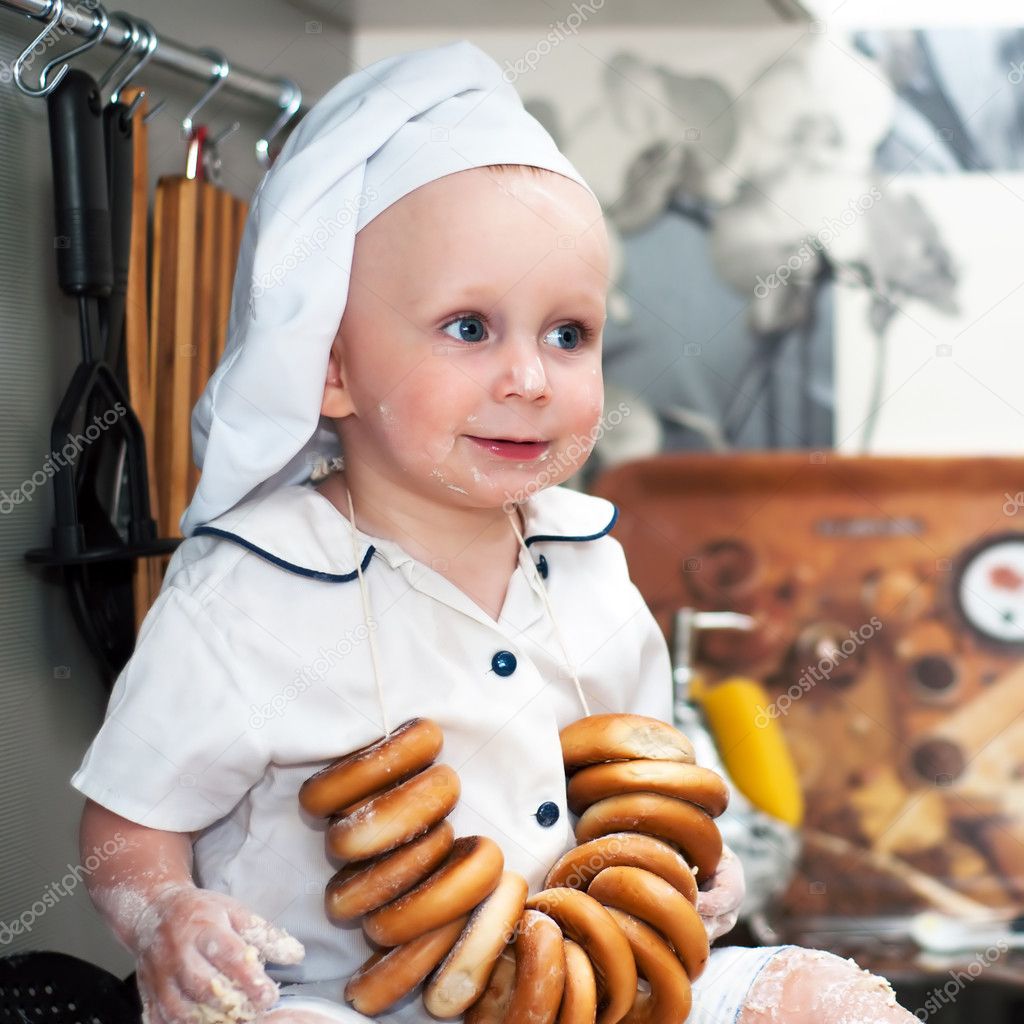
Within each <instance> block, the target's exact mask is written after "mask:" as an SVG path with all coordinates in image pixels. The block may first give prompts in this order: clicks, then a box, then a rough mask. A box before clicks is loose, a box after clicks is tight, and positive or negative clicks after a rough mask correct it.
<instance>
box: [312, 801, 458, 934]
mask: <svg viewBox="0 0 1024 1024" xmlns="http://www.w3.org/2000/svg"><path fill="white" fill-rule="evenodd" d="M454 842H455V829H453V828H452V826H451V823H450V822H447V821H439V822H438V823H437V824H436V825H435V826H434V827H433V828H432V829H430V830H429V831H428V832H425V833H424V834H423V835H421V836H420V837H419V838H418V839H414V840H412V842H410V843H406V844H404V845H403V846H399V847H398V848H397V849H396V850H392V851H391V852H390V853H385V854H383V855H382V856H380V857H376V858H374V859H373V860H371V861H365V862H359V863H358V864H357V865H356V866H355V867H352V866H349V867H344V868H342V869H341V870H340V871H338V872H337V874H335V876H334V877H333V878H332V879H331V880H330V881H329V882H328V883H327V890H326V892H325V893H324V909H325V910H326V911H327V916H328V917H329V918H330V919H331V920H332V921H338V922H341V921H351V920H353V919H355V918H357V917H361V916H362V915H363V914H368V913H369V912H370V911H371V910H376V909H377V908H378V907H380V906H383V905H384V904H385V903H388V902H390V901H391V900H393V899H397V898H398V897H399V896H401V895H402V894H403V893H406V892H408V891H409V890H410V889H411V888H412V887H413V886H415V885H419V883H420V882H422V881H423V879H425V878H426V877H427V876H428V875H429V874H430V873H431V872H432V871H433V870H434V869H435V868H436V867H437V866H438V864H440V863H441V862H442V861H443V860H444V859H445V857H447V856H448V854H449V853H450V852H451V849H452V844H453V843H454Z"/></svg>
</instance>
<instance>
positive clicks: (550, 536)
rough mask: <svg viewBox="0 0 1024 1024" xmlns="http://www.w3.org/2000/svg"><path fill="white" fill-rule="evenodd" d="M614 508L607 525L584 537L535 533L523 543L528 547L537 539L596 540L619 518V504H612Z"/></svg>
mask: <svg viewBox="0 0 1024 1024" xmlns="http://www.w3.org/2000/svg"><path fill="white" fill-rule="evenodd" d="M612 508H613V509H614V510H615V511H614V512H612V517H611V519H610V520H609V522H608V525H607V526H606V527H605V528H604V529H603V530H600V531H598V532H597V533H591V534H589V535H588V536H586V537H567V536H566V535H565V534H564V533H535V534H534V535H533V536H532V537H526V538H524V540H523V543H524V544H526V546H527V547H529V546H530V545H531V544H532V543H533V542H534V541H538V540H597V538H598V537H603V536H604V535H605V534H606V533H608V531H609V530H610V529H611V528H612V527H613V526H614V525H615V521H616V520H617V519H618V518H619V506H618V505H612Z"/></svg>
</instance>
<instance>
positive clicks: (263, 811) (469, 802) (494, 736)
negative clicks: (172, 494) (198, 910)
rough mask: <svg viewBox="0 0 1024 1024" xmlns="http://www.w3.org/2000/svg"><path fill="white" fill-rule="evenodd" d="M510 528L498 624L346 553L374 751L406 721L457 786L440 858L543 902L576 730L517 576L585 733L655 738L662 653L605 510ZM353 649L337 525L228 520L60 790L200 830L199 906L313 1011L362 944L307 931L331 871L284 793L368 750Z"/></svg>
mask: <svg viewBox="0 0 1024 1024" xmlns="http://www.w3.org/2000/svg"><path fill="white" fill-rule="evenodd" d="M522 510H523V514H524V518H525V526H526V529H525V531H524V532H523V537H524V539H525V541H526V545H527V550H526V551H524V550H523V549H522V548H520V551H519V564H518V566H517V568H516V569H515V571H514V573H513V575H512V577H511V581H510V584H509V588H508V593H507V595H506V598H505V603H504V605H503V607H502V610H501V614H500V616H499V618H498V620H497V621H495V620H494V619H492V618H491V617H490V616H489V615H488V614H487V613H486V612H485V611H483V609H481V608H480V607H479V606H478V605H477V604H476V603H475V602H474V601H473V600H472V599H471V598H470V597H469V596H468V595H466V594H465V593H464V592H463V591H461V590H460V589H459V588H458V587H456V586H455V584H453V583H452V582H450V581H449V580H448V579H446V578H445V577H444V576H442V575H441V574H440V573H438V572H436V571H435V570H433V569H432V568H430V567H429V566H427V565H425V564H423V563H422V562H419V561H417V560H416V559H414V558H412V557H411V556H410V555H408V554H407V553H406V552H405V551H404V550H403V549H402V548H401V547H400V546H399V545H398V544H397V543H396V542H394V541H391V540H387V539H384V538H380V537H374V536H371V535H369V534H367V533H364V532H363V531H361V530H357V531H356V537H357V540H358V551H359V552H360V557H361V564H362V568H363V575H364V581H365V584H366V586H367V588H368V592H369V596H370V607H371V610H372V614H373V617H374V619H373V628H374V632H375V636H376V641H377V647H378V652H379V663H380V669H381V679H382V686H383V693H384V700H385V702H386V705H387V712H388V722H389V725H390V727H391V728H392V729H393V728H394V727H395V726H396V725H398V724H399V723H401V722H403V721H405V720H406V719H409V718H412V717H414V716H420V717H425V718H431V719H434V720H435V721H436V722H437V723H438V724H439V725H440V726H441V728H442V729H443V732H444V746H443V748H442V751H441V754H440V756H439V757H438V761H439V762H443V763H446V764H449V765H451V766H452V767H453V768H455V769H456V771H457V772H458V774H459V778H460V781H461V783H462V793H461V797H460V799H459V802H458V804H457V806H456V808H455V809H454V811H453V812H452V813H451V815H450V817H449V820H450V821H451V823H452V825H453V827H454V829H455V834H456V835H474V834H482V835H488V836H490V837H491V838H492V839H494V840H495V841H496V842H497V843H498V845H499V846H500V847H501V849H502V850H503V851H504V855H505V866H506V868H508V869H511V870H514V871H517V872H519V873H520V874H522V875H523V876H524V877H525V878H526V879H527V881H528V882H529V885H530V891H531V892H537V891H539V889H540V888H541V887H542V884H543V878H544V875H545V873H546V872H547V870H548V869H549V868H550V867H551V865H552V864H553V863H554V861H555V860H556V859H557V858H558V857H559V856H560V855H561V854H562V853H564V852H565V851H566V850H568V849H570V848H571V847H573V846H574V845H575V839H574V836H573V821H571V820H570V815H569V813H568V811H567V808H566V802H565V776H564V770H563V765H562V758H561V749H560V746H559V741H558V732H559V730H560V729H561V728H562V727H563V726H565V725H568V724H569V723H570V722H572V721H574V720H576V719H578V718H580V717H582V715H583V708H582V706H581V704H580V702H579V698H578V696H577V693H576V688H575V685H574V683H573V681H572V677H571V675H570V673H569V672H568V671H567V670H566V668H565V666H564V659H563V655H562V651H561V648H560V646H559V643H558V640H557V638H556V635H555V632H554V630H553V627H552V623H551V620H550V618H549V616H548V614H547V611H546V609H545V607H544V602H543V600H542V597H541V595H540V593H539V589H538V585H537V584H536V582H535V581H534V579H533V573H532V570H531V566H530V565H529V564H528V561H527V560H528V559H533V560H534V561H535V564H536V565H537V566H538V568H539V570H540V572H541V575H542V576H543V578H544V585H545V586H546V588H547V592H548V597H549V600H550V602H551V605H552V607H553V609H554V613H555V616H556V617H557V620H558V624H559V627H560V630H561V633H562V637H563V639H564V642H565V644H566V646H567V648H568V651H569V654H570V656H571V658H572V660H573V662H574V664H575V669H576V672H577V675H578V677H579V679H580V682H581V684H582V686H583V689H584V691H585V694H586V696H587V700H588V703H589V705H590V710H591V712H592V713H600V712H636V713H640V714H646V715H652V716H654V717H656V718H659V719H662V720H663V721H667V722H671V721H672V704H671V689H672V683H671V668H670V660H669V654H668V647H667V644H666V642H665V639H664V637H663V635H662V633H661V630H660V628H659V626H658V624H657V622H656V621H655V619H654V617H653V616H652V614H651V612H650V611H649V609H648V608H647V606H646V604H645V603H644V600H643V598H642V597H641V595H640V592H639V590H638V589H637V588H636V586H635V585H634V584H633V583H632V582H631V580H630V578H629V574H628V570H627V566H626V560H625V556H624V553H623V550H622V546H621V545H620V544H619V542H618V541H617V540H616V539H615V538H614V537H612V536H611V535H610V533H609V531H610V530H611V529H612V528H613V526H614V525H615V520H616V517H617V515H618V509H617V508H616V507H615V506H614V505H613V504H612V503H611V502H610V501H608V500H606V499H604V498H600V497H597V496H595V495H589V494H585V493H582V492H579V491H574V490H572V489H570V488H566V487H561V486H556V487H550V488H547V489H545V490H542V491H540V492H539V493H537V494H535V495H533V496H531V497H530V498H529V499H528V500H527V501H526V502H525V503H524V504H523V505H522ZM510 528H511V527H510ZM367 636H368V631H367V629H366V627H365V624H364V612H363V604H362V600H361V596H360V586H359V580H358V576H357V573H356V570H355V563H354V554H353V544H352V534H351V529H350V524H349V521H348V519H347V518H346V517H345V516H343V515H342V514H341V512H340V511H339V510H338V509H337V508H336V507H335V506H334V505H333V504H332V503H331V502H330V501H329V500H328V499H327V498H326V497H324V496H323V495H322V494H320V493H319V492H318V491H317V490H315V488H313V487H312V486H311V485H309V484H293V485H288V486H283V487H281V488H279V489H277V490H275V491H273V492H271V493H270V494H269V495H266V496H262V497H259V498H253V499H249V500H247V501H244V502H242V503H240V504H239V505H237V506H235V507H234V508H233V509H231V510H230V511H228V512H226V513H224V514H223V515H221V516H218V517H217V518H215V519H213V520H211V521H210V522H209V523H208V524H206V525H205V526H203V527H201V528H200V529H198V530H197V531H196V533H195V535H194V536H192V537H189V538H186V539H185V540H184V541H183V542H182V543H181V544H180V545H179V547H178V548H177V549H176V551H175V553H174V555H173V557H172V558H171V561H170V565H169V567H168V570H167V573H166V575H165V578H164V583H163V586H162V589H161V591H160V594H159V595H158V597H157V599H156V601H155V602H154V604H153V607H152V608H151V609H150V611H149V613H148V614H147V615H146V617H145V620H144V621H143V623H142V627H141V629H140V631H139V636H138V640H137V643H136V648H135V652H134V654H133V655H132V657H131V659H130V660H129V661H128V663H127V664H126V666H125V667H124V669H123V671H122V672H121V674H120V676H119V677H118V679H117V681H116V683H115V685H114V688H113V692H112V694H111V698H110V703H109V706H108V708H107V714H106V718H105V721H104V723H103V725H102V727H101V728H100V730H99V732H98V734H97V736H96V737H95V739H94V740H93V742H92V744H91V745H90V747H89V749H88V751H87V752H86V754H85V757H84V759H83V761H82V764H81V766H80V767H79V769H78V771H77V772H76V773H75V774H74V776H73V777H72V779H71V783H72V785H73V786H74V787H75V788H76V789H78V790H79V791H81V792H82V793H84V794H85V795H86V796H88V797H91V798H92V799H93V800H95V801H96V802H97V803H100V804H102V805H104V806H105V807H108V808H109V809H110V810H112V811H114V812H116V813H117V814H120V815H122V816H123V817H125V818H129V819H131V820H133V821H136V822H139V823H140V824H143V825H146V826H148V827H150V828H156V829H163V830H168V831H175V832H186V831H188V832H191V831H196V830H202V833H201V835H200V836H199V837H198V838H197V840H196V843H195V847H194V873H195V878H196V882H197V884H199V885H201V886H203V887H205V888H209V889H215V890H218V891H220V892H225V893H228V894H229V895H231V896H233V897H235V898H237V899H239V900H241V901H242V902H243V903H244V904H246V905H247V906H248V907H250V908H251V909H252V910H254V911H255V912H257V913H259V914H261V915H263V916H264V917H266V918H268V919H270V920H271V921H273V922H274V923H275V924H277V925H280V926H281V927H284V928H286V929H287V930H288V931H289V932H290V933H291V934H292V935H294V936H295V937H296V938H298V939H299V940H300V941H301V942H302V943H303V944H304V945H305V947H306V957H305V959H304V961H303V962H302V963H300V964H297V965H294V966H277V967H275V966H273V965H269V966H268V973H270V975H271V977H273V978H274V979H275V980H277V981H279V982H281V983H291V982H295V983H305V982H317V983H320V984H318V985H310V986H309V991H311V992H312V991H316V992H317V993H318V994H322V995H328V996H329V997H331V998H335V999H337V1000H338V1001H339V1002H340V1001H341V1000H342V990H343V988H344V983H345V981H346V980H347V978H348V977H349V976H350V975H351V974H352V973H353V972H354V971H355V970H356V968H357V967H358V966H359V965H360V964H361V963H362V962H363V961H364V960H365V959H366V958H367V957H368V956H369V954H370V952H371V947H370V946H369V944H368V943H367V941H366V939H365V937H364V935H363V932H362V930H361V927H360V924H359V922H358V921H356V922H353V923H351V924H347V925H338V924H335V923H332V922H331V921H329V920H328V918H327V917H326V915H325V912H324V906H323V893H324V888H325V886H326V885H327V882H328V880H329V879H330V877H331V875H332V874H333V872H334V870H335V869H336V865H332V864H331V863H330V862H329V861H328V859H327V855H326V853H325V847H324V835H323V833H324V830H325V825H326V823H325V822H324V821H321V820H317V819H313V818H312V817H310V816H309V815H307V814H306V813H305V812H304V811H302V810H301V809H300V807H299V803H298V799H297V793H298V790H299V786H300V785H301V784H302V782H303V781H304V780H305V779H306V778H308V777H309V776H310V775H311V774H312V773H313V772H314V771H316V770H318V769H320V768H322V767H323V766H324V765H326V764H327V763H329V762H330V761H332V760H334V759H335V758H337V757H339V756H341V755H344V754H346V753H348V752H350V751H352V750H354V749H356V748H357V747H360V746H363V745H365V744H367V743H370V742H371V741H373V740H375V739H377V738H379V737H380V736H381V735H382V734H383V728H382V721H381V712H380V708H379V705H378V699H377V687H376V683H375V680H374V674H373V665H372V661H371V654H370V644H369V642H368V639H367ZM324 983H326V984H324ZM400 1009H401V1012H398V1011H393V1012H392V1013H391V1014H390V1015H389V1019H395V1020H408V1021H414V1020H416V1021H428V1020H431V1019H432V1018H430V1017H429V1015H428V1014H427V1013H426V1011H425V1010H424V1009H423V1007H422V1002H421V1000H420V998H419V993H417V992H414V993H412V994H411V995H410V996H409V997H407V999H406V1000H405V1002H404V1003H403V1004H400Z"/></svg>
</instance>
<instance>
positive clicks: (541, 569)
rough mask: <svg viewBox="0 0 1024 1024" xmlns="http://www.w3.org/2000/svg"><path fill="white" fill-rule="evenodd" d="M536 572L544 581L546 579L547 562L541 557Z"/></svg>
mask: <svg viewBox="0 0 1024 1024" xmlns="http://www.w3.org/2000/svg"><path fill="white" fill-rule="evenodd" d="M537 571H538V572H539V573H540V574H541V576H543V577H544V579H547V578H548V560H547V559H546V558H545V557H544V556H543V555H541V556H540V561H539V562H538V563H537Z"/></svg>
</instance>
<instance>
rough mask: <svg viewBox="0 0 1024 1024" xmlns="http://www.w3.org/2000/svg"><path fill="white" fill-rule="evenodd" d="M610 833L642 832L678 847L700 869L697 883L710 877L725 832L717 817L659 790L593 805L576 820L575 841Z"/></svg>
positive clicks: (612, 798) (720, 852) (608, 799)
mask: <svg viewBox="0 0 1024 1024" xmlns="http://www.w3.org/2000/svg"><path fill="white" fill-rule="evenodd" d="M611 832H642V833H644V834H645V835H649V836H654V837H655V838H656V839H664V840H665V841H666V842H669V843H672V844H673V845H674V846H676V847H678V848H679V850H680V851H681V852H682V854H683V856H684V857H685V858H686V860H687V861H688V862H689V863H690V864H692V865H693V866H694V867H695V868H696V869H697V884H698V885H699V884H700V883H701V882H703V881H705V880H706V879H708V878H710V877H711V876H712V875H713V874H714V873H715V868H716V867H717V866H718V862H719V860H720V859H721V856H722V835H721V833H720V832H719V831H718V826H717V825H716V824H715V822H714V819H713V818H711V817H710V816H709V815H708V813H707V812H706V811H703V810H701V809H700V808H699V807H697V806H696V804H691V803H688V802H687V801H685V800H677V799H676V798H675V797H672V796H662V795H661V794H660V793H625V794H623V795H622V796H609V797H605V799H604V800H598V801H597V803H596V804H591V805H590V806H589V807H588V808H587V809H586V810H585V811H584V812H583V814H582V815H580V819H579V821H578V822H577V823H576V841H577V842H578V843H586V842H589V841H590V840H591V839H598V838H600V837H601V836H606V835H608V834H609V833H611Z"/></svg>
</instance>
